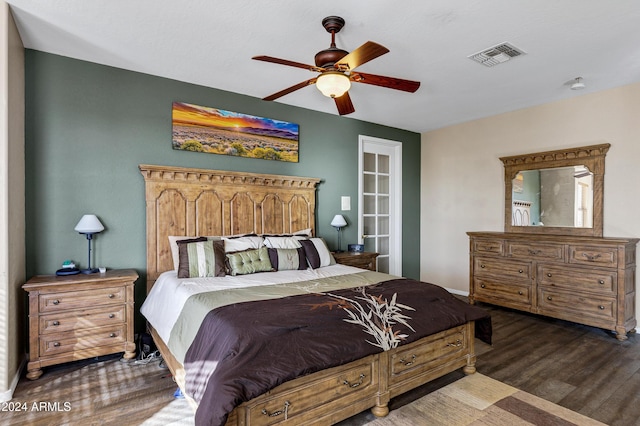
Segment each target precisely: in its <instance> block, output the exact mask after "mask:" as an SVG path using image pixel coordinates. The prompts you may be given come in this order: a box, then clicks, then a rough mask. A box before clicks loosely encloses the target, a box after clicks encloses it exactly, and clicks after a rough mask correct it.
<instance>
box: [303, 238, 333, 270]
mask: <svg viewBox="0 0 640 426" xmlns="http://www.w3.org/2000/svg"><path fill="white" fill-rule="evenodd" d="M300 244H302V247H303V248H304V253H305V255H306V257H307V262H308V263H309V266H310V267H311V268H312V269H317V268H320V267H322V266H329V265H333V264H335V263H336V261H335V259H334V258H333V256H332V255H331V252H330V251H329V248H328V247H327V243H325V242H324V240H323V239H322V238H308V239H306V240H300Z"/></svg>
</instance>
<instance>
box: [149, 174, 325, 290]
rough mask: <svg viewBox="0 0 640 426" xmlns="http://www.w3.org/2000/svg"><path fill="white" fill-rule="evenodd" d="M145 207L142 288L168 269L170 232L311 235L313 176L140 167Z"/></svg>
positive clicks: (314, 188) (314, 180) (313, 198)
mask: <svg viewBox="0 0 640 426" xmlns="http://www.w3.org/2000/svg"><path fill="white" fill-rule="evenodd" d="M139 168H140V171H141V173H142V176H143V177H144V180H145V193H146V205H147V291H149V290H150V289H151V287H152V286H153V284H154V283H155V281H156V279H157V278H158V276H159V275H160V274H161V273H162V272H164V271H167V270H170V269H172V268H173V262H172V259H171V249H170V248H169V240H168V238H167V237H168V236H169V235H186V236H206V235H235V234H249V233H256V234H280V233H289V232H295V231H299V230H302V229H306V228H311V230H312V232H313V233H314V234H315V205H316V202H315V199H316V197H315V191H316V185H317V184H318V182H320V179H317V178H305V177H297V176H279V175H267V174H258V173H246V172H229V171H221V170H207V169H191V168H184V167H167V166H151V165H146V164H141V165H140V166H139Z"/></svg>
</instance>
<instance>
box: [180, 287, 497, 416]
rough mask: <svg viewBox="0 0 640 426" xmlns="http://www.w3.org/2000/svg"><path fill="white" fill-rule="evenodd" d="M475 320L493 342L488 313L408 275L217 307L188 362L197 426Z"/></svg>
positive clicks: (188, 388)
mask: <svg viewBox="0 0 640 426" xmlns="http://www.w3.org/2000/svg"><path fill="white" fill-rule="evenodd" d="M394 295H395V296H394ZM376 313H378V315H376ZM369 315H370V317H369ZM472 320H475V321H476V335H477V337H479V338H481V339H482V340H484V341H485V342H487V343H490V341H491V320H490V318H489V315H488V313H487V312H486V311H484V310H482V309H480V308H477V307H474V306H471V305H468V304H466V303H464V302H462V301H461V300H459V299H457V298H456V297H454V296H453V295H451V294H450V293H449V292H447V291H446V290H444V289H443V288H441V287H438V286H435V285H432V284H427V283H423V282H418V281H414V280H409V279H394V280H390V281H385V282H382V283H379V284H374V285H371V286H367V287H360V288H354V289H347V290H339V291H334V292H331V293H325V294H304V295H296V296H291V297H285V298H280V299H274V300H262V301H252V302H244V303H237V304H233V305H228V306H223V307H220V308H217V309H214V310H212V311H210V312H209V313H208V314H207V316H206V317H205V320H204V322H203V324H202V326H201V327H200V329H199V331H198V333H197V336H196V338H195V340H194V341H193V343H192V345H191V347H190V348H189V350H188V351H187V354H186V357H185V363H184V366H185V371H186V383H187V384H186V391H187V393H188V394H189V395H192V396H193V397H194V399H195V400H196V401H197V402H198V403H199V407H198V410H197V411H196V416H195V418H196V424H197V425H223V424H224V423H225V422H226V419H227V416H228V414H229V413H230V412H231V411H232V410H233V409H234V408H235V407H236V406H237V405H239V404H241V403H242V402H244V401H248V400H250V399H252V398H255V397H257V396H258V395H261V394H263V393H265V392H267V391H268V390H270V389H273V388H274V387H276V386H278V385H279V384H281V383H283V382H285V381H288V380H291V379H294V378H296V377H300V376H304V375H306V374H310V373H313V372H316V371H319V370H323V369H326V368H330V367H335V366H337V365H341V364H345V363H349V362H351V361H355V360H357V359H359V358H363V357H365V356H368V355H370V354H374V353H377V352H381V351H382V350H384V349H388V348H390V347H395V346H398V345H401V344H406V343H410V342H413V341H416V340H418V339H421V338H422V337H425V336H428V335H431V334H434V333H437V332H440V331H443V330H447V329H449V328H452V327H455V326H458V325H462V324H464V323H466V322H469V321H472Z"/></svg>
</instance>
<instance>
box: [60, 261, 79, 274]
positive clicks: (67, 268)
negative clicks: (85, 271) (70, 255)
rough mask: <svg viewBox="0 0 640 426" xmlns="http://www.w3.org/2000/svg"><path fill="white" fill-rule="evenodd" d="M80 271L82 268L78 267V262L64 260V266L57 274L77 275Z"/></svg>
mask: <svg viewBox="0 0 640 426" xmlns="http://www.w3.org/2000/svg"><path fill="white" fill-rule="evenodd" d="M79 273H80V269H78V268H76V264H75V263H73V261H72V260H65V261H64V262H62V268H60V269H58V270H57V271H56V275H75V274H79Z"/></svg>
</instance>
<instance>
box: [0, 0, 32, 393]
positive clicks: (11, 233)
mask: <svg viewBox="0 0 640 426" xmlns="http://www.w3.org/2000/svg"><path fill="white" fill-rule="evenodd" d="M0 23H1V25H0V28H1V30H0V88H1V90H0V401H6V400H9V399H11V396H12V394H13V390H14V389H15V386H16V385H17V382H18V377H19V372H20V368H21V363H23V362H24V360H25V356H24V354H25V349H26V348H25V338H24V336H25V330H26V325H25V321H24V318H25V314H24V300H25V298H24V292H23V291H22V288H21V286H22V284H23V283H24V278H25V245H24V236H25V228H24V226H25V225H24V223H25V215H24V213H25V211H24V177H25V168H24V47H23V45H22V41H21V40H20V36H19V34H18V30H17V28H16V25H15V22H14V21H13V18H12V16H11V13H10V11H9V6H8V5H7V4H6V3H5V2H4V1H1V0H0Z"/></svg>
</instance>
